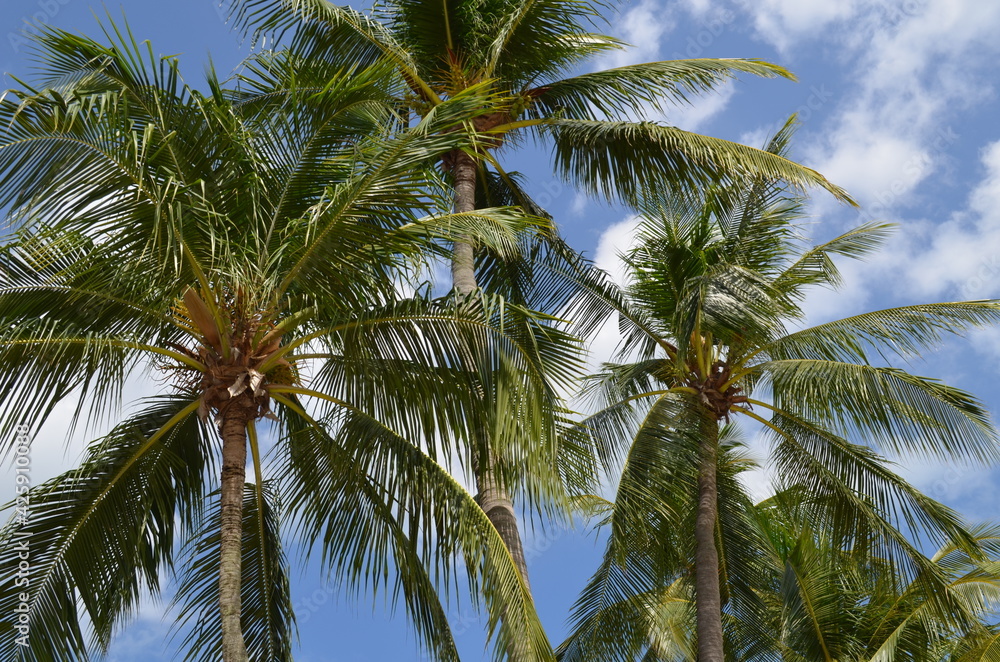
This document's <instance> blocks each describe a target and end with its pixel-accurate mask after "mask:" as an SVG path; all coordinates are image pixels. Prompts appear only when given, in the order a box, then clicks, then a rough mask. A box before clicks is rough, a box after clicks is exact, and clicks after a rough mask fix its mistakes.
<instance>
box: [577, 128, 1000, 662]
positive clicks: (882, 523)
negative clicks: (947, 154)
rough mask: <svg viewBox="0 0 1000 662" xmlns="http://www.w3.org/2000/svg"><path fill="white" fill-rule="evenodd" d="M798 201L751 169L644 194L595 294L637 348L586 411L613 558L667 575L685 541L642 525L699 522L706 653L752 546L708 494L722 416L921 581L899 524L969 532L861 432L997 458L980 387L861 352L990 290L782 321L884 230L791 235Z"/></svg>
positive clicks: (980, 317)
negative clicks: (625, 273)
mask: <svg viewBox="0 0 1000 662" xmlns="http://www.w3.org/2000/svg"><path fill="white" fill-rule="evenodd" d="M791 131H792V125H791V123H789V124H788V125H786V126H785V128H784V129H783V130H782V131H780V132H779V133H778V134H777V135H776V136H775V138H774V139H773V140H772V141H771V143H770V144H769V146H768V149H769V150H772V151H775V152H777V153H780V152H782V151H783V150H784V149H786V148H787V144H788V141H789V139H790V136H791ZM801 205H802V201H801V200H800V199H798V198H796V197H794V196H790V195H789V194H788V193H787V192H786V190H785V188H784V187H783V186H782V185H781V184H780V183H779V182H775V181H773V180H767V179H761V178H757V179H750V180H747V181H746V182H744V183H742V184H733V185H727V184H720V185H718V186H715V187H712V188H709V189H707V190H705V191H704V192H703V196H702V198H701V200H699V201H692V200H691V199H690V198H678V197H669V196H668V197H664V198H663V199H661V200H660V201H658V202H650V203H649V204H647V205H646V206H645V207H644V209H643V212H644V216H645V218H644V220H643V222H642V224H641V226H640V228H639V230H638V238H637V244H636V247H635V248H634V249H633V250H631V251H630V252H629V253H628V254H627V256H626V258H625V260H626V263H627V265H628V267H629V269H630V273H631V276H632V281H631V283H630V284H629V285H628V287H627V288H626V290H625V291H624V292H618V291H616V290H615V289H614V288H609V289H608V291H607V294H606V295H605V301H606V303H608V305H611V306H614V307H616V308H617V309H618V313H619V319H620V328H621V329H622V332H623V338H622V351H623V354H624V355H626V356H630V357H632V358H633V359H634V360H632V361H631V362H628V363H621V364H607V365H606V366H605V370H604V372H603V373H602V374H601V375H600V376H597V377H595V380H594V383H593V385H592V392H593V393H594V394H595V397H597V398H598V401H599V402H601V403H603V408H602V409H601V411H599V412H598V413H597V414H595V415H594V416H592V417H591V418H589V419H588V420H587V422H586V424H585V429H586V430H587V432H588V433H589V434H590V435H591V436H592V438H593V439H594V441H595V443H596V445H597V450H598V452H599V453H600V454H601V456H602V459H603V462H604V464H605V467H606V470H607V471H608V472H609V475H616V474H618V472H619V471H620V472H621V481H620V484H619V487H618V497H617V500H616V502H615V504H614V507H613V510H612V514H611V515H610V520H611V525H612V540H611V542H610V543H609V552H608V553H609V555H610V556H609V561H608V563H611V564H612V565H613V564H615V563H625V559H633V561H632V563H640V564H643V565H645V567H647V568H649V569H650V572H651V573H652V574H651V575H648V576H653V577H657V576H658V577H660V580H661V581H662V580H663V578H666V577H671V576H674V574H673V572H672V571H671V570H670V568H671V567H676V565H672V564H676V563H678V562H683V561H679V559H684V558H686V557H685V556H684V554H683V552H682V551H680V550H676V551H673V552H666V551H664V552H655V553H653V555H652V557H649V556H646V557H645V560H641V559H642V557H643V555H644V554H647V552H649V550H650V549H653V548H655V547H656V544H655V542H654V541H656V540H665V539H667V540H669V539H671V538H670V537H666V538H664V537H663V536H667V534H666V533H665V531H666V530H667V529H676V530H685V531H690V528H687V529H684V528H682V527H684V526H685V523H686V525H687V526H688V527H690V526H693V527H694V533H695V536H694V542H695V544H694V548H693V549H691V550H690V551H691V553H692V554H693V556H692V557H691V559H692V561H691V562H692V564H693V567H694V568H695V576H696V584H697V586H696V594H697V607H698V609H697V612H698V613H697V616H698V618H697V620H698V627H697V631H698V647H699V653H698V659H700V660H713V661H714V660H720V661H721V660H722V659H723V656H724V651H723V641H724V636H723V635H724V633H723V622H722V618H721V614H722V611H723V609H724V608H725V604H726V601H727V600H728V599H735V598H733V597H732V596H734V595H736V593H731V592H730V590H732V591H735V590H736V589H734V588H733V585H732V584H731V583H730V582H732V581H735V580H734V579H733V578H734V577H737V576H739V572H738V570H737V568H738V567H740V562H739V558H740V556H741V555H745V550H746V548H747V545H745V544H741V543H740V542H739V541H738V538H735V539H734V538H733V537H732V536H733V535H736V534H737V533H738V531H739V527H738V526H737V525H733V526H737V531H732V530H731V531H728V532H727V528H728V526H727V524H726V521H727V520H726V517H728V515H727V516H726V517H724V516H723V515H724V513H722V512H721V511H720V508H721V507H722V506H723V505H724V504H726V503H730V504H734V505H732V506H731V507H732V508H734V509H736V510H737V511H738V510H739V506H738V505H736V504H738V503H739V501H740V500H739V499H738V498H736V497H735V496H733V497H732V498H735V499H736V500H735V501H724V497H725V495H724V494H722V492H721V491H720V483H719V481H720V480H721V479H722V478H721V476H722V474H720V469H719V462H720V455H719V453H720V452H721V451H720V448H721V447H720V436H719V435H720V431H719V425H720V424H722V423H727V422H729V421H730V419H736V418H744V419H750V420H752V421H755V422H756V423H759V424H760V425H761V426H762V428H763V431H764V434H765V435H766V436H767V437H768V438H769V439H770V441H771V456H772V458H773V462H774V464H775V467H776V470H777V471H776V473H777V475H778V476H780V479H781V481H783V483H785V484H788V485H799V486H802V487H804V488H805V489H806V490H807V491H808V492H809V493H810V494H812V495H814V496H815V497H816V498H814V499H813V500H811V501H810V506H811V507H812V508H814V509H815V510H816V512H817V513H819V512H822V513H824V516H825V517H829V518H831V521H832V522H833V524H831V527H832V530H833V531H834V534H833V535H834V536H835V540H836V541H837V543H838V544H840V543H846V541H854V544H856V545H857V546H859V547H864V546H868V547H869V548H870V550H875V549H877V550H879V551H878V553H879V554H882V555H884V556H885V557H886V558H889V559H891V560H892V562H893V563H895V564H896V567H898V568H901V569H902V568H906V570H901V572H909V573H911V576H921V577H923V578H924V579H926V580H927V581H937V580H939V579H940V577H938V576H937V575H936V574H935V572H934V570H933V569H932V568H930V567H929V564H928V563H927V562H926V560H925V559H924V558H923V557H922V556H921V555H920V554H919V551H918V550H917V549H916V548H914V547H913V546H912V544H910V543H909V542H907V540H906V538H905V536H903V535H902V534H900V533H899V531H898V530H897V529H896V528H894V527H893V524H894V523H896V524H899V525H904V526H905V527H906V528H907V529H910V530H914V531H916V530H921V531H924V532H925V533H927V534H929V535H930V536H932V538H934V539H937V540H939V541H940V542H944V541H946V540H948V539H954V540H957V541H959V543H960V544H961V543H962V541H969V537H968V535H967V534H965V533H964V530H963V528H962V527H961V525H960V522H959V521H958V519H957V517H956V515H955V514H954V513H953V512H951V511H950V510H949V509H947V508H944V507H943V506H941V505H940V504H937V503H936V502H934V501H933V500H931V499H929V498H927V497H925V496H923V495H922V494H920V493H919V492H918V491H916V490H915V489H914V488H912V487H911V486H910V485H908V484H907V483H906V482H905V481H903V480H902V479H900V478H899V477H898V476H896V475H895V474H893V473H892V472H891V471H890V470H889V469H888V468H887V466H886V463H885V461H884V460H883V459H882V458H881V457H880V456H879V454H878V453H877V452H876V451H875V450H873V449H872V447H871V446H872V445H874V446H875V447H878V448H881V449H885V450H887V451H891V452H899V453H919V454H927V455H933V456H939V457H948V458H961V459H967V460H973V461H995V460H996V459H997V457H998V451H1000V446H998V444H997V435H996V431H995V429H994V427H993V424H992V423H991V421H990V419H989V417H988V415H987V413H986V412H985V410H984V409H983V408H982V406H981V405H980V404H979V403H978V402H977V401H976V400H975V398H973V397H972V396H970V395H969V394H967V393H964V392H963V391H960V390H958V389H955V388H953V387H950V386H947V385H945V384H942V383H941V382H939V381H937V380H934V379H929V378H925V377H919V376H916V375H913V374H910V373H908V372H906V371H904V370H901V369H899V368H895V367H891V366H884V365H880V364H878V363H876V362H873V361H872V360H871V357H872V356H877V357H882V356H889V355H893V354H895V355H896V356H898V357H904V358H906V357H910V356H913V355H916V354H917V353H918V352H919V351H920V350H922V349H923V348H926V347H928V346H932V345H933V344H934V343H936V342H937V341H938V340H940V338H941V337H942V335H943V334H945V333H960V332H961V331H962V330H963V329H965V328H968V327H970V326H977V325H985V324H991V323H994V322H995V321H996V320H997V317H998V315H1000V304H998V302H995V301H972V302H959V303H938V304H924V305H916V306H909V307H904V308H895V309H889V310H883V311H877V312H872V313H866V314H863V315H858V316H855V317H849V318H846V319H842V320H837V321H833V322H828V323H825V324H821V325H818V326H814V327H809V328H804V329H800V330H794V329H792V330H790V329H789V327H790V326H792V325H793V324H795V323H799V322H800V321H801V318H802V310H801V308H800V304H801V302H802V301H803V299H804V297H805V293H806V291H807V290H808V288H810V287H813V286H816V285H827V286H830V285H836V284H837V283H838V281H839V274H838V271H837V269H836V266H835V265H834V263H833V258H834V257H835V256H844V257H850V258H859V257H862V256H864V255H866V254H867V253H869V252H870V251H871V250H873V249H874V248H875V247H876V246H878V244H879V243H880V242H881V240H882V239H883V238H884V237H885V236H886V233H887V231H888V227H887V226H885V225H878V224H869V225H865V226H862V227H859V228H857V229H854V230H851V231H849V232H847V233H845V234H843V235H841V236H839V237H836V238H834V239H832V240H830V241H828V242H826V243H824V244H821V245H819V246H815V247H812V248H807V249H802V248H801V247H800V245H801V242H800V241H799V240H798V238H797V235H796V227H795V221H796V219H797V218H798V217H799V216H800V215H801ZM852 440H854V441H852ZM685 467H686V468H685ZM725 498H726V499H728V498H730V497H725ZM685 499H687V501H685ZM685 503H686V504H687V505H686V506H684V505H682V504H685ZM695 504H696V505H695ZM684 513H688V514H692V513H693V520H684V519H683V514H684ZM664 527H666V528H664ZM657 536H660V537H659V538H658V537H657ZM637 539H638V540H640V541H642V540H645V541H647V542H645V543H642V542H640V543H637V544H635V545H634V548H635V549H638V550H640V551H639V552H638V558H637V557H636V556H635V555H633V554H632V553H630V552H628V551H626V547H627V545H628V544H631V543H635V541H636V540H637ZM689 540H690V539H689ZM969 544H970V545H971V542H970V543H969ZM873 553H874V552H873ZM971 553H973V554H974V553H975V552H971ZM619 554H620V556H616V555H619ZM656 559H660V561H661V562H660V566H659V567H658V566H657V561H656ZM670 559H672V560H670ZM748 572H749V571H748ZM720 573H722V574H721V575H720ZM748 576H752V573H750V575H748ZM602 577H603V578H604V579H602ZM935 577H937V579H935ZM720 578H721V581H722V582H723V583H724V584H725V586H724V587H722V588H725V591H723V590H722V588H720ZM594 581H595V582H598V583H600V582H601V581H607V578H606V575H602V574H600V573H599V575H597V576H595V579H594ZM607 586H610V585H606V587H607ZM647 588H648V587H647ZM595 591H596V593H595ZM600 593H601V591H600V589H599V587H598V585H597V584H592V586H591V587H590V588H589V589H588V592H587V593H585V597H586V598H587V599H581V602H580V604H579V611H578V622H579V623H581V624H582V623H585V622H586V621H587V619H588V618H589V617H591V616H593V615H594V614H596V613H597V612H599V611H600V604H601V602H600V600H599V599H597V598H596V597H595V596H597V595H600ZM750 593H752V591H751V590H749V589H748V590H747V591H745V592H744V593H743V594H742V597H744V598H746V599H748V600H752V599H753V598H752V597H748V596H749V594H750ZM727 596H730V597H728V598H727ZM591 631H592V630H591ZM582 645H583V644H582V643H580V640H578V641H577V642H576V643H575V644H573V647H572V648H571V649H570V650H577V651H579V650H583V649H581V648H580V646H582ZM581 659H584V658H581ZM630 659H631V658H630Z"/></svg>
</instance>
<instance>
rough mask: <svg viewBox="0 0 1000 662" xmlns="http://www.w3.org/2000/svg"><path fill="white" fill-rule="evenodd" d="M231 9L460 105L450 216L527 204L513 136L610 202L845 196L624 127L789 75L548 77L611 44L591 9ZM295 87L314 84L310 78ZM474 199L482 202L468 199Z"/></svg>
mask: <svg viewBox="0 0 1000 662" xmlns="http://www.w3.org/2000/svg"><path fill="white" fill-rule="evenodd" d="M232 5H233V7H234V14H235V16H236V19H237V22H238V24H240V25H241V26H243V27H244V28H250V27H256V29H257V30H258V33H266V32H270V33H278V34H281V33H283V32H284V31H285V30H287V29H289V28H294V31H295V36H294V39H293V42H292V44H291V49H290V50H291V52H293V53H295V54H296V55H297V56H301V57H303V58H306V59H313V60H315V59H318V60H320V61H323V62H326V63H330V64H334V65H337V66H356V65H357V64H358V63H368V62H373V61H376V60H380V59H386V60H388V61H390V62H392V63H393V64H394V65H395V66H396V67H397V70H398V73H399V76H400V82H401V84H402V85H403V87H404V93H403V94H401V99H400V103H401V104H402V105H403V106H404V107H405V108H407V109H408V110H410V111H411V112H412V113H413V114H415V115H416V116H418V117H427V116H429V115H430V114H432V113H434V112H437V108H438V107H439V106H440V104H442V103H445V102H448V101H454V100H456V99H464V100H466V101H468V102H469V104H470V106H469V108H470V109H471V110H473V111H474V112H473V114H470V116H468V117H467V118H466V122H465V130H467V131H468V132H469V133H470V137H471V138H473V143H472V144H471V146H469V147H466V148H462V149H453V150H449V151H448V152H445V153H443V154H442V163H443V166H444V168H445V170H446V171H447V172H448V173H449V174H450V176H451V184H452V186H453V190H454V210H455V211H456V212H458V213H467V212H470V211H472V210H473V209H475V208H476V207H477V190H478V191H480V192H482V191H484V190H487V189H489V188H490V187H489V186H488V183H489V182H491V181H493V182H498V183H500V184H502V186H503V187H504V188H506V189H507V190H508V192H509V194H511V195H513V197H515V198H516V199H519V200H521V201H522V202H524V203H525V204H526V205H528V204H530V202H528V201H526V200H525V196H524V194H523V191H522V190H521V188H520V187H519V186H518V185H517V184H516V183H515V182H514V181H513V179H512V178H511V177H509V176H508V175H507V173H505V172H504V170H503V168H502V167H501V166H500V164H499V163H498V161H497V159H496V158H495V156H494V152H496V151H497V149H498V148H499V147H501V146H502V145H505V144H512V143H514V144H516V143H517V142H518V141H520V140H521V139H523V138H522V134H523V133H525V132H528V133H529V135H531V136H532V137H534V138H541V139H543V140H549V141H551V142H552V143H553V145H554V149H555V152H554V156H555V166H556V169H557V170H558V171H559V172H560V173H561V174H562V175H563V176H564V177H565V178H567V179H569V180H571V181H573V182H575V183H577V184H579V185H580V186H582V187H583V188H584V189H585V190H587V191H590V192H592V193H601V194H603V195H605V196H607V197H608V198H612V199H624V200H627V201H632V202H635V201H636V200H638V199H639V198H641V197H642V196H643V192H644V191H647V190H655V189H657V188H662V187H663V186H669V187H670V188H674V189H683V188H685V187H691V186H694V185H696V184H697V183H699V182H702V181H704V180H705V179H706V178H709V179H710V178H714V177H718V176H721V175H727V176H728V175H733V174H736V173H740V172H750V173H757V174H763V175H766V176H768V177H771V178H780V179H783V180H786V181H791V182H794V183H796V184H797V185H819V186H822V187H824V188H826V189H828V190H830V191H832V192H833V193H834V194H835V195H836V196H837V197H839V198H841V199H844V200H849V198H848V197H847V196H846V194H845V193H844V192H843V191H842V190H841V189H839V188H837V187H835V186H832V185H831V184H830V183H829V182H827V181H826V180H825V179H824V178H823V177H822V176H820V175H819V174H818V173H816V172H814V171H812V170H810V169H808V168H804V167H802V166H800V165H798V164H795V163H793V162H791V161H789V160H787V159H786V158H784V157H783V156H779V155H775V154H771V153H767V152H762V151H760V150H755V149H752V148H749V147H746V146H743V145H739V144H736V143H731V142H728V141H725V140H719V139H715V138H710V137H707V136H702V135H698V134H693V133H689V132H686V131H682V130H680V129H677V128H676V127H671V126H664V125H660V124H655V123H652V122H634V121H629V118H632V117H636V116H642V115H643V114H645V113H646V112H648V111H649V110H650V109H654V110H662V109H663V108H665V107H666V106H667V105H669V104H674V103H685V102H687V100H688V98H689V96H690V95H694V94H698V93H701V92H704V91H708V90H711V89H713V88H715V87H716V86H717V85H719V84H721V83H723V82H725V81H727V80H730V79H731V78H733V77H734V76H735V75H736V74H738V73H749V74H753V75H757V76H763V77H774V76H783V77H786V78H792V75H791V74H790V73H789V72H787V71H786V70H784V69H782V68H781V67H778V66H775V65H772V64H768V63H766V62H761V61H757V60H740V59H730V60H710V59H700V60H682V61H667V62H652V63H646V64H638V65H630V66H626V67H620V68H616V69H609V70H605V71H598V72H593V73H585V74H580V75H575V76H571V77H569V78H561V77H562V76H564V75H565V74H566V72H568V71H571V70H572V69H574V68H578V67H580V66H582V65H583V64H584V63H585V62H586V61H587V60H588V59H590V58H592V57H594V56H597V55H600V54H602V53H607V52H609V51H613V50H615V49H621V48H623V47H624V44H622V43H621V42H620V41H619V40H617V39H614V38H612V37H609V36H605V35H601V34H596V33H593V32H591V31H590V27H591V25H593V24H595V23H598V22H600V21H602V20H603V18H602V15H601V9H602V7H603V5H601V4H600V3H596V2H590V1H584V2H577V1H570V0H541V1H539V0H520V1H518V2H513V3H501V2H492V1H491V2H484V1H482V0H463V1H462V2H451V3H441V2H427V1H423V0H421V1H418V2H411V1H406V2H388V3H383V4H378V5H377V6H376V8H375V9H374V10H372V11H371V12H370V13H363V12H359V11H356V10H353V9H351V8H350V7H340V6H336V5H333V4H330V3H329V2H327V1H326V0H234V1H233V2H232ZM306 84H307V85H314V86H317V87H322V81H315V82H313V83H306ZM488 166H492V168H493V172H491V171H490V169H489V167H488ZM478 197H479V198H480V199H481V200H485V199H486V196H484V195H482V194H481V193H480V194H479V195H478ZM476 249H477V247H476V244H475V242H474V241H471V239H469V238H459V240H458V241H456V242H455V244H454V247H453V250H452V256H451V273H452V279H453V285H454V291H455V292H456V293H457V294H458V295H459V296H470V295H471V294H472V293H473V292H475V291H476V290H477V289H478V288H479V287H480V280H481V279H482V277H483V274H482V272H480V273H479V274H477V268H476V267H477V262H478V264H479V266H480V269H482V268H483V264H482V260H481V251H479V252H478V253H479V254H477V250H476ZM488 278H489V277H487V279H488ZM550 312H554V311H550ZM484 406H494V405H490V404H486V405H484ZM487 442H488V440H486V439H483V440H480V441H479V442H478V443H477V452H476V454H475V456H474V458H473V462H474V464H475V475H476V481H477V486H478V490H479V498H480V502H481V503H482V504H483V507H484V509H485V510H486V511H487V514H488V515H489V517H490V519H491V520H492V521H493V522H494V524H495V525H496V527H497V529H498V530H499V531H500V532H501V534H502V535H503V536H504V540H505V541H506V543H507V546H508V548H509V549H510V550H511V553H512V554H513V556H514V558H515V559H516V560H517V562H518V565H519V567H520V568H521V573H522V576H523V577H524V578H525V579H527V566H526V564H525V563H524V554H523V548H522V543H521V539H520V534H519V532H518V525H517V518H516V514H515V511H514V507H513V503H512V500H511V497H510V485H508V484H507V481H504V480H502V476H499V475H496V474H497V473H498V472H496V471H494V469H496V465H497V464H498V463H500V462H501V460H502V458H499V457H497V453H496V448H493V449H492V450H491V448H490V444H489V443H487ZM492 443H493V444H494V445H496V444H497V443H498V442H497V440H495V439H494V440H493V441H492ZM500 473H502V472H500Z"/></svg>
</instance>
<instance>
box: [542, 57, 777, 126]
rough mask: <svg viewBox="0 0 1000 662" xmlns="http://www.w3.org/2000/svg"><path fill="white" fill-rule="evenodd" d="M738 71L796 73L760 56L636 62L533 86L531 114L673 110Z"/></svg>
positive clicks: (587, 116) (583, 116)
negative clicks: (753, 57) (762, 59)
mask: <svg viewBox="0 0 1000 662" xmlns="http://www.w3.org/2000/svg"><path fill="white" fill-rule="evenodd" d="M737 73H749V74H753V75H755V76H761V77H764V78H773V77H775V76H782V77H785V78H792V79H794V76H792V75H791V73H789V72H788V71H786V70H785V69H783V68H782V67H779V66H777V65H774V64H770V63H767V62H762V61H760V60H741V59H692V60H667V61H663V62H647V63H643V64H633V65H628V66H624V67H617V68H614V69H604V70H601V71H595V72H592V73H586V74H581V75H579V76H573V77H571V78H565V79H563V80H560V81H556V82H554V83H548V84H543V85H542V86H541V87H539V88H535V89H533V90H531V91H530V94H531V95H532V96H533V97H535V98H534V100H533V102H532V104H531V105H530V106H528V109H527V114H528V116H529V117H538V118H543V117H550V116H553V115H562V116H563V117H565V118H567V119H578V120H598V119H602V118H607V119H613V120H620V119H627V118H629V117H633V118H634V117H636V116H637V115H639V114H644V113H647V112H648V111H649V110H650V109H652V110H655V111H657V112H668V108H669V107H671V106H674V105H687V104H689V103H690V97H691V96H693V95H697V94H704V93H706V92H710V91H712V90H714V89H716V88H717V87H718V86H720V85H722V84H723V83H725V82H727V81H730V80H732V79H733V78H734V77H735V76H736V74H737Z"/></svg>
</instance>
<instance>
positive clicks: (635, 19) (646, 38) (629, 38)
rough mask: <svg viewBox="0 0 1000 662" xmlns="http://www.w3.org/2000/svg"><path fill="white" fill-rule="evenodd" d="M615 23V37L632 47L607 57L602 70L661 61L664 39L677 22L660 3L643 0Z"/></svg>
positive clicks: (615, 20)
mask: <svg viewBox="0 0 1000 662" xmlns="http://www.w3.org/2000/svg"><path fill="white" fill-rule="evenodd" d="M613 24H614V36H616V37H618V38H619V39H622V40H623V41H625V42H628V43H629V44H631V45H632V47H631V48H626V49H624V50H620V51H615V52H613V53H609V54H608V55H606V56H605V57H604V58H603V62H602V66H601V67H600V68H602V69H605V68H610V67H624V66H627V65H630V64H639V63H641V62H651V61H653V60H656V59H658V56H659V54H660V46H661V43H662V41H663V38H664V37H665V36H666V35H668V34H669V33H670V31H671V30H673V29H674V22H673V21H672V20H670V18H669V17H668V16H667V13H666V12H665V11H664V8H663V7H662V6H661V5H660V4H659V3H658V2H657V0H642V2H640V3H639V4H637V5H636V6H634V7H632V8H631V9H629V10H628V11H626V12H624V13H623V14H622V15H621V16H620V17H618V18H615V19H613Z"/></svg>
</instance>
